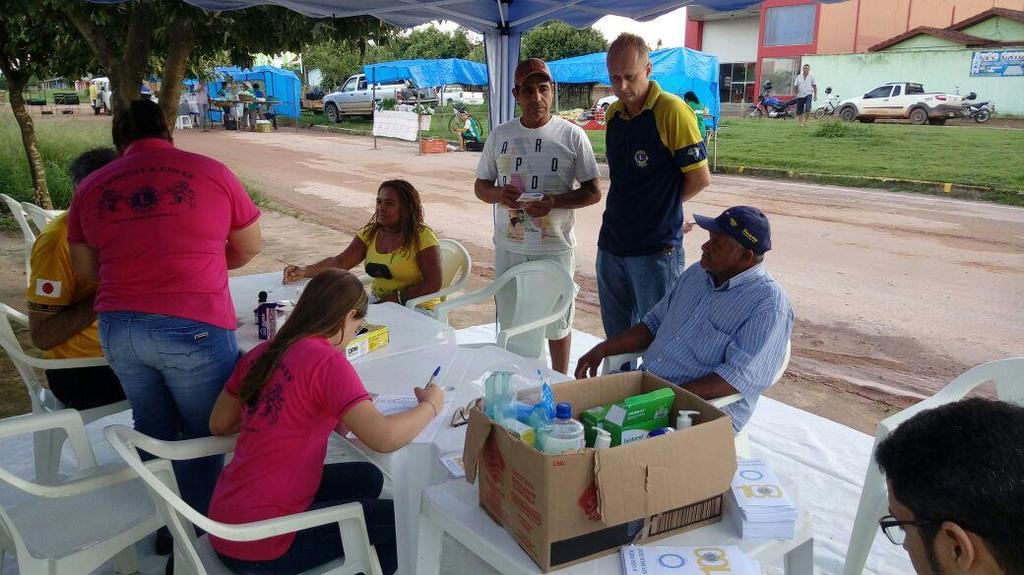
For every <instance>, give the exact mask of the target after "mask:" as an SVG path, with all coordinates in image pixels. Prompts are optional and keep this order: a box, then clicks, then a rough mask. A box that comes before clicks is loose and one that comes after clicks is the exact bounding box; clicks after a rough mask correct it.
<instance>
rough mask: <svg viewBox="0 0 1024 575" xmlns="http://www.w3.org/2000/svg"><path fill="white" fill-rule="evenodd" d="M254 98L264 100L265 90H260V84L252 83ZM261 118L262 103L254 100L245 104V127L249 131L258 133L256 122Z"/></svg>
mask: <svg viewBox="0 0 1024 575" xmlns="http://www.w3.org/2000/svg"><path fill="white" fill-rule="evenodd" d="M251 92H252V96H253V98H257V99H261V98H263V90H260V84H259V82H253V83H252V90H251ZM259 117H260V103H259V102H257V101H255V100H253V101H252V102H247V103H246V104H245V126H246V128H248V129H249V130H251V131H253V132H255V131H256V120H257V119H259Z"/></svg>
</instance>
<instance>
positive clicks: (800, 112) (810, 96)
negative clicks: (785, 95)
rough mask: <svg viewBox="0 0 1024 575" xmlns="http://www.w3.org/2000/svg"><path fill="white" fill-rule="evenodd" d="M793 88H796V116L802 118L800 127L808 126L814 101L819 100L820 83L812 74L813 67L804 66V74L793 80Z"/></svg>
mask: <svg viewBox="0 0 1024 575" xmlns="http://www.w3.org/2000/svg"><path fill="white" fill-rule="evenodd" d="M793 87H795V88H796V97H797V103H796V115H797V117H799V118H800V125H801V126H806V125H807V119H808V118H810V117H811V109H812V106H813V105H814V104H813V103H812V101H817V100H818V83H817V82H816V81H815V80H814V75H813V74H811V65H810V64H804V67H803V70H802V73H800V74H797V75H796V78H794V79H793Z"/></svg>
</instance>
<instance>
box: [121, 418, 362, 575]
mask: <svg viewBox="0 0 1024 575" xmlns="http://www.w3.org/2000/svg"><path fill="white" fill-rule="evenodd" d="M103 435H104V436H105V437H106V438H107V441H108V442H109V443H110V445H111V446H112V447H113V448H114V451H115V452H117V454H118V455H119V456H121V459H123V460H124V462H125V463H127V464H128V466H129V467H131V468H132V470H133V471H135V473H136V474H137V475H138V476H139V477H140V478H141V479H142V481H143V482H145V484H146V488H147V489H148V490H149V492H150V495H151V496H152V499H153V501H154V503H155V504H156V506H157V509H158V510H159V511H160V514H161V516H162V517H163V519H164V521H165V522H166V524H167V527H168V528H169V529H170V531H171V535H172V536H173V537H174V538H175V564H176V565H175V568H176V569H180V570H182V571H185V572H190V573H194V574H195V575H207V569H206V567H205V566H204V564H203V560H202V558H201V557H200V552H199V549H198V547H197V545H198V542H197V539H196V536H195V529H193V525H195V526H198V527H199V528H201V529H203V530H204V531H206V532H207V533H210V534H212V535H216V536H217V537H220V538H222V539H228V540H231V541H258V540H261V539H265V538H267V537H271V536H274V535H281V534H284V533H289V532H294V531H299V530H301V529H306V528H309V527H315V526H317V525H325V524H331V523H334V524H335V525H338V526H340V528H341V538H342V544H343V547H344V549H345V561H344V563H343V564H340V565H338V562H337V561H334V562H332V563H328V564H325V565H323V566H321V568H324V567H326V568H330V569H331V571H330V572H331V573H339V574H352V573H357V572H360V573H366V574H367V575H379V572H380V565H379V562H378V561H377V556H376V552H375V551H374V550H373V548H372V547H371V546H370V543H369V539H368V537H367V533H366V524H365V520H364V518H363V512H362V507H361V506H360V504H359V503H356V502H353V503H347V504H343V505H339V506H335V507H331V508H324V509H318V510H314V511H306V512H305V513H301V514H298V515H292V516H288V517H280V518H277V519H267V520H263V521H257V522H254V523H248V524H241V525H232V524H227V523H220V522H218V521H214V520H212V519H210V518H208V517H206V516H205V515H203V514H201V513H199V512H198V511H196V510H195V509H193V508H192V506H190V505H189V504H188V503H185V501H184V500H182V498H181V496H179V495H178V487H177V483H176V481H175V479H174V468H173V467H172V465H171V461H180V460H184V459H196V458H200V457H206V456H209V455H219V454H224V453H228V452H231V451H233V450H234V448H235V443H236V441H237V436H228V437H223V436H221V437H216V436H215V437H203V438H199V439H191V440H185V441H160V440H158V439H153V438H152V437H149V436H147V435H143V434H141V433H139V432H137V431H135V430H133V429H130V428H128V427H127V426H124V425H110V426H108V427H106V428H105V429H104V430H103ZM139 449H142V450H144V451H146V452H148V453H151V454H153V455H154V456H156V457H157V458H159V459H154V460H150V461H147V462H145V463H143V462H142V460H141V458H140V457H139V452H138V450H139ZM338 520H342V521H343V522H342V523H340V524H339V523H337V521H338ZM353 521H357V522H358V527H356V526H355V525H353ZM186 542H187V543H186ZM319 570H320V568H317V569H316V571H319Z"/></svg>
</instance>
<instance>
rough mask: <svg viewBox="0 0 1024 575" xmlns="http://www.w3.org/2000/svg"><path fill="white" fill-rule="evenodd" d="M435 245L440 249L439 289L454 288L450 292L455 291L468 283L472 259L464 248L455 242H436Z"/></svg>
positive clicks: (444, 240)
mask: <svg viewBox="0 0 1024 575" xmlns="http://www.w3.org/2000/svg"><path fill="white" fill-rule="evenodd" d="M437 245H438V247H439V248H441V289H442V290H444V289H446V288H455V289H453V290H452V291H453V292H454V291H457V290H458V289H461V288H462V286H463V285H464V284H465V283H466V282H467V281H469V274H470V271H471V270H472V269H473V258H471V257H470V256H469V252H468V251H466V248H465V247H463V245H462V244H460V243H459V242H457V241H455V240H449V239H442V240H438V241H437ZM449 293H450V292H449Z"/></svg>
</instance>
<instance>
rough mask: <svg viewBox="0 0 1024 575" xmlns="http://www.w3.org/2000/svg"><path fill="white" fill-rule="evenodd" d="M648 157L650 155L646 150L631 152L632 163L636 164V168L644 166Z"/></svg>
mask: <svg viewBox="0 0 1024 575" xmlns="http://www.w3.org/2000/svg"><path fill="white" fill-rule="evenodd" d="M649 159H650V157H649V156H648V155H647V151H646V150H637V151H636V153H635V154H633V163H634V164H636V167H638V168H646V167H647V161H648V160H649Z"/></svg>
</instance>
